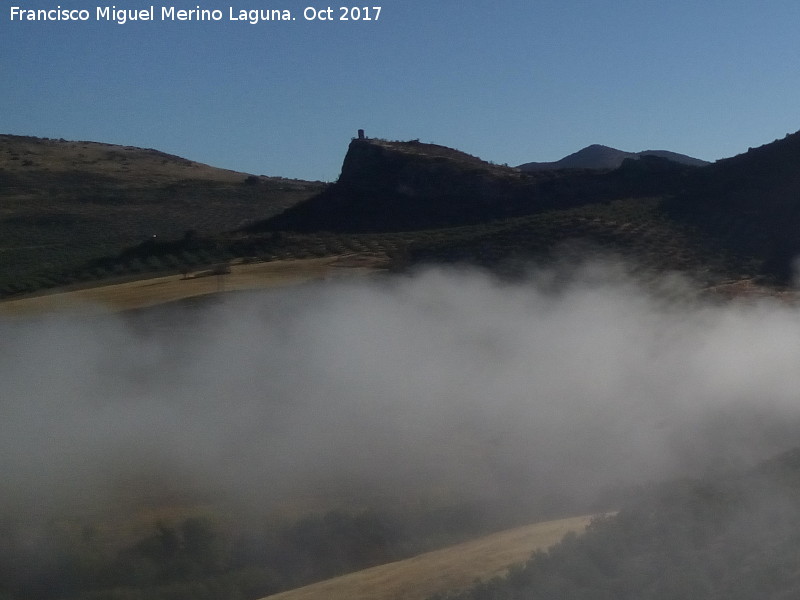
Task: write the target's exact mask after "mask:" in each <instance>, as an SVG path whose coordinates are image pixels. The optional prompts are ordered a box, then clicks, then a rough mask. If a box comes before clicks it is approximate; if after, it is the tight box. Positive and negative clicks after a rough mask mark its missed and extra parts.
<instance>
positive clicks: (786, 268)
mask: <svg viewBox="0 0 800 600" xmlns="http://www.w3.org/2000/svg"><path fill="white" fill-rule="evenodd" d="M667 208H668V210H669V212H670V214H671V215H672V217H673V218H675V219H676V220H678V221H681V222H691V223H692V224H694V225H697V226H699V227H700V228H701V229H702V231H703V232H704V234H705V235H708V236H711V237H714V238H716V239H718V240H720V241H721V242H722V243H723V244H725V245H728V246H729V247H731V248H732V249H733V250H735V251H737V252H741V253H746V254H749V255H752V256H755V257H758V259H759V260H760V261H761V262H762V266H763V270H764V272H765V273H766V274H768V275H769V276H771V277H773V278H775V279H776V280H778V281H780V282H784V283H786V282H789V280H790V279H791V277H792V275H793V261H794V258H795V257H796V256H797V255H798V254H800V237H798V235H797V232H798V231H800V133H794V134H791V135H787V136H786V137H785V138H784V139H782V140H777V141H775V142H772V143H770V144H766V145H764V146H761V147H759V148H751V149H750V150H748V151H747V152H746V153H743V154H740V155H738V156H734V157H733V158H728V159H725V160H720V161H718V162H716V163H714V164H713V165H709V166H707V167H704V168H702V169H699V170H697V171H695V172H694V173H693V174H692V176H691V177H690V178H689V179H688V184H687V187H686V189H685V191H684V193H682V194H680V195H679V196H677V197H676V198H675V199H674V200H672V201H670V202H669V203H668V204H667Z"/></svg>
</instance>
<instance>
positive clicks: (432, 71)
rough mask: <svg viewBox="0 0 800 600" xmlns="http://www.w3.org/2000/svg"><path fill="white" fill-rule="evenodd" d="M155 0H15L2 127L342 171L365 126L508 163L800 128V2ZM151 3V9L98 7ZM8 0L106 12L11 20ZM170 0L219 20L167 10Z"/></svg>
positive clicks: (231, 163)
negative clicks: (110, 17)
mask: <svg viewBox="0 0 800 600" xmlns="http://www.w3.org/2000/svg"><path fill="white" fill-rule="evenodd" d="M155 2H156V0H147V1H146V2H143V1H141V0H128V1H125V0H119V1H118V2H117V3H116V4H115V5H110V4H103V3H102V2H101V1H99V0H93V1H86V0H60V1H59V0H52V1H42V0H4V1H3V3H2V4H3V7H2V9H0V11H1V12H0V133H13V134H22V135H34V136H41V137H51V138H66V139H76V140H92V141H101V142H108V143H115V144H123V145H131V146H142V147H147V148H156V149H158V150H162V151H165V152H169V153H173V154H178V155H181V156H184V157H186V158H189V159H192V160H196V161H199V162H205V163H209V164H212V165H215V166H220V167H225V168H230V169H235V170H239V171H246V172H249V173H256V174H265V175H280V176H284V177H292V178H302V179H322V180H328V181H330V180H334V179H336V177H337V176H338V174H339V169H340V167H341V163H342V159H343V158H344V154H345V151H346V148H347V144H348V143H349V141H350V138H351V137H352V136H355V135H356V131H357V130H358V129H359V128H363V129H365V130H366V132H367V135H368V136H374V137H383V138H388V139H401V140H403V139H416V138H418V139H420V140H421V141H423V142H434V143H438V144H443V145H446V146H452V147H455V148H458V149H460V150H464V151H466V152H469V153H471V154H476V155H478V156H480V157H481V158H483V159H485V160H491V161H494V162H497V163H508V164H511V165H516V164H520V163H523V162H529V161H550V160H557V159H559V158H561V157H563V156H564V155H566V154H570V153H572V152H575V151H577V150H579V149H581V148H582V147H584V146H587V145H589V144H593V143H599V144H605V145H608V146H613V147H616V148H619V149H621V150H627V151H639V150H646V149H664V150H672V151H675V152H681V153H685V154H689V155H692V156H696V157H698V158H703V159H706V160H716V159H718V158H723V157H726V156H732V155H734V154H738V153H740V152H743V151H746V150H747V148H748V146H759V145H761V144H764V143H768V142H771V141H772V140H774V139H776V138H780V137H783V136H784V135H785V134H786V133H789V132H794V131H797V130H798V129H800V111H798V107H800V103H799V102H800V36H798V31H800V2H797V0H786V1H783V0H764V1H763V2H754V1H752V0H750V1H739V0H726V1H719V0H704V1H702V2H699V1H697V0H693V1H682V0H669V1H665V0H618V1H613V0H606V1H600V0H595V1H592V0H583V1H579V0H557V1H556V0H553V1H551V0H506V1H503V0H500V1H497V2H489V1H488V0H484V1H470V0H371V2H372V4H370V5H369V6H370V7H371V6H381V7H382V9H381V12H380V17H379V19H378V20H377V21H375V20H373V21H358V22H356V21H347V22H345V21H338V20H336V21H332V22H324V21H319V20H315V21H306V20H305V18H304V9H305V8H306V7H308V6H311V7H314V8H317V9H324V8H327V7H328V6H331V7H332V8H333V11H332V12H331V15H332V16H333V17H334V18H335V19H338V17H339V15H340V13H341V11H340V10H339V9H338V7H339V6H341V5H343V4H344V3H342V4H330V5H329V4H325V3H324V2H318V3H313V2H310V0H304V1H302V2H297V1H296V0H268V1H265V0H236V1H235V2H234V1H233V0H207V1H205V0H196V1H195V2H183V1H181V0H175V2H171V1H169V0H167V1H165V2H162V3H161V4H158V3H155ZM154 3H155V4H154ZM151 5H153V6H154V7H155V16H156V20H155V21H153V22H135V23H127V24H124V25H120V24H118V23H116V22H108V21H101V22H98V21H96V20H95V17H96V9H97V7H98V6H101V7H102V6H116V8H117V9H134V8H142V7H149V6H151ZM11 6H19V7H21V8H25V9H31V8H32V9H38V8H56V7H59V6H60V7H61V8H62V9H80V8H84V9H87V10H88V11H89V13H90V15H91V19H90V20H89V21H87V22H66V21H60V22H41V21H39V22H20V21H18V20H13V21H12V20H11V16H10V10H11V8H10V7H11ZM162 6H167V7H169V6H174V7H176V9H181V8H182V9H190V8H196V7H198V6H199V7H200V8H201V9H219V10H221V11H222V14H223V19H222V20H221V21H218V22H196V21H188V22H186V21H185V22H178V21H167V22H164V21H162V20H161V14H160V13H161V7H162ZM347 6H366V5H365V4H361V5H358V4H347ZM231 8H233V10H234V13H235V14H237V15H238V11H239V10H240V9H246V10H247V9H260V8H269V9H286V10H290V11H292V16H293V17H295V20H294V21H288V22H283V21H270V22H261V23H258V24H250V23H248V22H244V21H231V20H229V11H230V9H231ZM370 12H371V13H372V15H371V16H374V14H375V11H374V10H373V9H371V8H370ZM322 14H325V13H322ZM362 14H363V11H362Z"/></svg>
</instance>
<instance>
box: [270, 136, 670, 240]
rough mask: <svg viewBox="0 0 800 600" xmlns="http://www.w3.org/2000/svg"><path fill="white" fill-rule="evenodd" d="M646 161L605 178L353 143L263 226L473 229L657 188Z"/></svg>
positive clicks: (421, 148)
mask: <svg viewBox="0 0 800 600" xmlns="http://www.w3.org/2000/svg"><path fill="white" fill-rule="evenodd" d="M637 162H638V161H637ZM650 162H651V161H645V162H643V163H642V164H641V165H637V166H636V167H635V168H630V167H629V168H627V169H626V167H624V166H623V167H622V168H620V169H617V170H616V171H613V172H607V173H598V172H597V171H589V170H586V171H581V170H573V171H571V172H563V171H562V172H553V171H541V172H536V173H523V172H521V171H519V170H518V169H514V168H511V167H508V166H501V165H495V164H492V163H489V162H486V161H483V160H481V159H479V158H477V157H475V156H471V155H469V154H466V153H464V152H460V151H458V150H454V149H452V148H447V147H445V146H439V145H436V144H423V143H420V142H417V141H412V142H389V141H385V140H375V139H355V140H353V141H352V142H351V143H350V146H349V148H348V151H347V155H346V156H345V159H344V163H343V165H342V172H341V175H340V177H339V180H338V181H337V182H336V183H335V184H333V185H331V186H330V187H329V188H328V189H327V190H325V191H324V192H323V193H321V194H320V195H318V196H316V197H314V198H312V199H310V200H308V201H306V202H304V203H302V204H298V205H296V206H294V207H292V208H290V209H289V210H287V211H286V212H284V213H283V214H281V215H279V216H278V217H275V218H274V219H272V220H271V221H269V222H267V223H265V224H264V225H263V227H264V228H268V229H285V230H295V231H348V232H381V231H382V232H389V231H403V230H412V229H415V230H418V229H427V228H436V227H450V226H458V225H470V224H476V223H481V222H485V221H488V220H491V219H499V218H506V217H513V216H519V215H523V214H529V213H532V212H538V211H541V210H545V209H549V208H555V207H560V208H564V207H567V206H573V205H576V204H585V203H587V202H598V201H603V200H608V199H610V198H613V197H622V196H624V195H625V194H629V193H631V192H632V191H639V192H640V191H641V189H639V188H642V185H643V184H642V182H646V183H645V184H644V185H645V186H652V184H653V182H656V183H657V184H658V185H661V183H662V182H663V181H664V177H663V174H664V167H663V166H662V165H660V163H659V164H656V165H650V166H648V165H649V164H650ZM663 162H664V163H665V164H668V165H672V163H669V161H663ZM653 169H654V170H655V171H658V172H659V176H657V177H653V176H652V174H653V173H651V172H650V171H651V170H653ZM670 169H671V167H670V166H668V167H667V171H668V172H667V173H666V174H667V176H668V178H670V177H672V171H671V170H670Z"/></svg>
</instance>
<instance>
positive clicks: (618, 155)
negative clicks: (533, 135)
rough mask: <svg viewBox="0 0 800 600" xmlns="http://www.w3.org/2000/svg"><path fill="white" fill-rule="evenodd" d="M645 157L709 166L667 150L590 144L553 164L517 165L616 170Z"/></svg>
mask: <svg viewBox="0 0 800 600" xmlns="http://www.w3.org/2000/svg"><path fill="white" fill-rule="evenodd" d="M645 156H657V157H659V158H665V159H667V160H671V161H674V162H677V163H680V164H684V165H688V166H692V167H702V166H704V165H708V164H711V163H709V162H708V161H705V160H701V159H699V158H694V157H691V156H687V155H685V154H679V153H677V152H671V151H669V150H642V151H641V152H626V151H624V150H618V149H616V148H612V147H610V146H604V145H602V144H591V145H590V146H586V147H585V148H582V149H581V150H578V151H577V152H573V153H572V154H569V155H567V156H565V157H564V158H562V159H560V160H557V161H553V162H528V163H523V164H521V165H518V166H517V168H518V169H520V170H521V171H544V170H559V169H617V168H619V167H620V166H622V163H623V161H625V160H626V159H631V160H639V159H640V158H642V157H645Z"/></svg>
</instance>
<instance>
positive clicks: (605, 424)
mask: <svg viewBox="0 0 800 600" xmlns="http://www.w3.org/2000/svg"><path fill="white" fill-rule="evenodd" d="M684 285H688V284H686V283H685V282H681V281H680V280H678V279H674V278H673V279H672V280H669V281H666V280H665V281H664V282H662V284H661V285H660V287H659V286H655V287H653V286H652V285H649V286H648V287H647V288H646V289H645V288H644V287H643V286H641V285H639V284H638V283H637V282H636V281H635V280H634V279H633V278H632V277H630V276H628V275H627V274H626V272H625V269H624V268H623V267H622V266H620V265H615V264H610V263H604V264H591V265H584V266H582V267H577V268H575V267H572V268H570V269H569V270H568V272H561V271H553V270H549V271H548V270H538V271H532V272H531V275H530V276H529V277H527V278H526V279H525V280H524V281H519V282H515V283H509V282H499V281H497V280H495V279H494V278H492V277H491V276H489V275H487V274H484V273H481V272H478V271H469V270H445V269H430V270H425V271H422V272H419V273H416V274H414V275H412V276H398V277H391V278H385V279H382V280H362V281H352V282H335V281H334V282H323V283H318V284H310V285H305V286H302V287H297V288H293V289H283V290H277V291H272V292H262V293H257V294H256V293H254V294H247V295H239V296H230V297H228V298H225V299H224V301H222V302H215V303H208V305H206V306H204V307H201V308H192V309H187V308H183V309H181V308H175V307H172V308H169V309H166V308H162V309H156V310H151V311H146V312H145V313H143V314H142V315H138V316H136V317H132V316H114V315H108V316H104V317H98V318H91V319H87V318H81V317H76V316H71V315H67V314H63V315H51V316H48V317H41V318H37V319H25V320H14V319H5V320H3V321H0V402H2V411H3V412H2V414H3V419H2V421H0V469H1V470H2V472H3V474H4V477H3V482H2V486H3V490H2V497H3V499H4V500H3V502H4V503H5V504H6V505H13V506H25V507H27V508H28V509H31V510H34V509H37V508H46V507H52V506H56V505H61V504H63V503H67V504H69V503H72V502H80V501H85V500H87V499H91V501H96V500H117V499H119V498H120V497H122V496H125V495H130V494H134V495H137V494H138V495H143V496H148V495H149V496H152V497H159V496H162V495H165V496H166V495H169V494H174V493H181V492H183V491H186V492H191V493H201V492H209V493H214V494H220V493H221V494H223V496H228V497H230V498H232V499H237V500H244V501H248V502H252V503H255V504H257V505H259V506H263V507H267V506H269V505H270V504H271V503H273V502H280V501H286V500H287V499H291V498H296V497H298V496H303V497H307V496H319V497H326V498H331V499H341V500H342V501H346V502H347V501H357V502H364V503H369V502H370V501H372V500H375V501H378V500H379V499H381V498H391V499H395V500H396V499H398V498H404V497H407V498H411V497H415V496H426V495H429V496H431V497H438V498H449V499H456V498H457V499H461V500H463V501H481V502H495V501H499V500H504V499H505V500H509V499H510V500H513V501H515V502H520V501H521V502H530V503H531V504H532V505H534V504H536V503H539V504H540V505H541V506H543V507H547V509H548V510H554V509H557V508H558V507H564V509H565V510H567V509H568V508H569V506H571V505H574V506H579V505H585V504H586V503H588V502H590V501H591V499H592V498H593V497H594V495H596V494H598V493H601V492H604V491H606V490H607V489H608V488H609V487H620V486H625V485H628V484H632V483H636V482H642V481H650V480H659V479H663V478H665V477H672V476H678V475H684V474H700V473H703V472H704V471H706V470H708V469H711V468H719V467H721V466H726V465H727V466H732V465H739V464H743V463H744V464H746V463H748V462H753V461H755V460H758V459H759V458H763V457H766V456H769V455H771V454H773V453H775V452H778V451H781V450H783V449H785V448H788V447H791V446H793V445H796V444H798V435H797V431H798V425H800V402H799V401H798V390H800V369H798V364H800V311H798V309H797V308H794V307H790V306H787V305H785V304H780V303H778V302H773V301H761V302H758V303H749V304H743V303H732V304H728V305H725V306H713V305H707V304H700V303H695V304H686V303H681V304H680V305H672V304H670V303H668V302H665V301H664V292H665V291H668V292H670V293H672V292H673V291H674V290H675V289H676V287H680V286H684Z"/></svg>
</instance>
